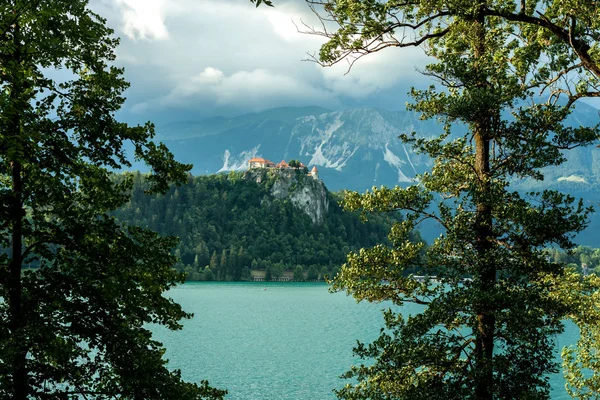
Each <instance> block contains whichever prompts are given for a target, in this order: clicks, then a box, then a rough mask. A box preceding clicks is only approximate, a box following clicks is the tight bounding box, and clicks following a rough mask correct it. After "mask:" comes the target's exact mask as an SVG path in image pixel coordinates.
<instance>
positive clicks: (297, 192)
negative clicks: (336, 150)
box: [245, 169, 329, 224]
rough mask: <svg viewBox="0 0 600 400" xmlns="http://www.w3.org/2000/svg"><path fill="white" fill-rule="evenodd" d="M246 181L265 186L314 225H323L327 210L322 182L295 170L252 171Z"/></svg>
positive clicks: (248, 173)
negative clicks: (306, 216)
mask: <svg viewBox="0 0 600 400" xmlns="http://www.w3.org/2000/svg"><path fill="white" fill-rule="evenodd" d="M245 177H246V179H250V180H253V181H255V182H257V183H260V184H264V185H267V187H268V188H269V192H270V194H271V195H272V196H273V197H274V198H276V199H279V200H285V199H288V200H289V201H290V202H291V203H292V204H293V205H294V206H295V207H296V208H298V209H299V210H301V211H302V212H304V213H305V214H306V215H308V216H309V217H310V219H311V220H312V221H313V223H315V224H320V223H323V221H324V220H325V214H326V213H327V211H328V209H329V198H328V196H327V189H326V188H325V185H324V184H323V182H322V181H320V180H316V179H313V178H312V177H311V176H307V175H306V174H305V173H303V172H301V171H297V170H291V169H289V170H278V169H253V170H249V171H247V172H246V174H245Z"/></svg>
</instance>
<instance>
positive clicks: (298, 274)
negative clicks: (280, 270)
mask: <svg viewBox="0 0 600 400" xmlns="http://www.w3.org/2000/svg"><path fill="white" fill-rule="evenodd" d="M294 280H295V281H296V282H302V281H304V269H303V268H302V265H296V268H294Z"/></svg>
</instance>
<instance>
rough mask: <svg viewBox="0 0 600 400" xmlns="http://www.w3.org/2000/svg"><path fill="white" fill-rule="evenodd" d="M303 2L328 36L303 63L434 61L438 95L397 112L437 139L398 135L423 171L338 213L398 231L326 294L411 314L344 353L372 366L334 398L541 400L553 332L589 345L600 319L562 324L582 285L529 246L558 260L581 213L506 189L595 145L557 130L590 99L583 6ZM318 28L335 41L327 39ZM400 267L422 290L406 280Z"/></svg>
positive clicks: (590, 132) (597, 68)
mask: <svg viewBox="0 0 600 400" xmlns="http://www.w3.org/2000/svg"><path fill="white" fill-rule="evenodd" d="M308 3H309V4H310V6H311V7H312V8H313V10H314V11H315V12H316V13H317V14H319V13H321V15H322V18H323V21H324V25H323V26H324V27H327V31H325V32H316V31H313V33H318V34H321V35H324V36H326V37H328V41H327V42H326V43H325V44H324V45H323V46H322V47H321V50H320V52H319V54H318V56H315V57H316V59H317V61H318V62H320V63H322V64H324V65H331V64H335V63H337V62H340V61H342V60H348V61H350V64H351V65H352V63H354V62H355V61H356V60H357V59H359V58H361V57H363V56H366V55H368V54H371V53H374V52H378V51H380V50H382V49H385V48H388V47H395V48H403V47H408V46H421V47H422V48H423V49H424V50H425V51H426V53H427V54H428V55H429V56H430V57H432V58H433V59H434V60H435V61H434V62H433V63H432V64H430V65H428V66H427V67H426V68H425V70H424V73H425V74H426V75H427V76H430V77H431V78H432V79H433V80H434V82H435V83H436V84H437V86H436V85H432V86H431V87H430V88H429V89H426V90H416V89H413V90H412V96H413V98H414V99H415V101H414V103H413V104H411V105H410V106H409V107H410V109H411V110H414V111H416V112H419V113H421V115H422V117H423V118H424V119H438V120H439V121H441V122H442V123H443V125H444V128H445V133H444V134H443V135H441V136H440V137H436V138H428V139H426V138H422V137H417V136H416V135H415V134H411V133H406V134H404V135H402V136H401V138H402V140H404V141H405V142H406V143H410V144H412V145H413V146H414V148H415V149H416V150H417V151H419V152H422V153H425V154H427V155H429V156H430V157H431V158H432V159H433V160H434V166H433V169H432V170H431V171H430V172H428V173H425V174H423V175H422V176H420V177H419V182H418V183H417V184H415V185H413V186H410V187H408V188H406V189H403V188H395V189H386V188H381V189H376V188H374V189H373V190H372V191H371V192H368V193H365V194H364V195H359V194H357V193H352V194H349V195H348V196H346V198H345V200H344V202H345V204H346V207H347V208H348V209H350V210H362V211H363V212H371V211H393V210H403V211H404V212H406V216H407V218H406V220H405V221H404V222H403V223H400V224H396V225H395V226H394V228H393V229H392V231H391V233H390V240H391V241H392V245H393V246H392V247H386V246H376V247H374V248H371V249H363V250H361V251H360V252H355V253H351V254H350V255H349V256H348V260H347V263H346V264H345V265H344V267H343V268H342V270H341V272H340V274H339V275H338V276H337V278H336V281H335V283H334V289H336V290H346V291H347V292H349V293H351V294H353V295H354V296H355V297H356V298H357V299H358V300H371V301H381V300H390V301H392V302H394V303H395V304H397V305H402V304H404V303H405V302H414V303H417V304H421V305H423V306H424V311H423V312H422V313H420V314H418V315H414V316H410V317H408V318H404V317H402V315H401V314H398V313H395V312H392V311H390V312H388V313H386V318H385V321H386V326H387V328H388V331H384V332H382V334H381V336H380V338H379V339H378V340H376V341H375V342H374V343H373V344H371V345H368V346H366V345H362V344H361V345H360V346H359V347H358V348H357V349H356V353H357V354H358V355H360V356H361V357H365V358H373V359H374V360H375V362H374V363H373V364H370V365H363V366H359V367H353V368H352V370H351V371H350V372H349V373H348V374H347V377H353V378H355V379H357V380H358V383H357V384H356V385H348V386H347V387H346V388H345V389H343V390H341V391H339V392H338V396H339V397H341V398H345V399H367V398H373V399H390V398H394V399H411V400H413V399H430V398H443V399H506V398H548V396H549V392H548V378H547V374H549V373H552V372H555V371H556V370H557V367H558V366H557V364H556V363H555V362H554V358H553V357H554V355H553V340H552V337H553V335H555V334H556V333H558V332H560V331H561V330H562V329H563V324H562V319H563V318H573V319H574V320H575V321H577V322H579V323H582V324H584V325H582V326H585V327H586V329H587V328H589V330H586V332H595V334H597V332H598V326H599V324H598V322H599V321H600V319H598V318H597V317H598V316H597V312H596V311H595V308H593V307H590V308H579V309H575V310H579V311H574V309H573V308H572V307H573V304H571V302H572V301H573V300H572V299H574V298H579V297H580V296H581V295H582V294H583V293H587V294H589V293H596V292H597V290H598V286H597V285H596V286H594V285H595V284H594V282H592V281H589V280H588V281H586V284H585V285H583V286H585V287H586V289H585V290H584V289H583V288H582V287H580V288H579V289H578V286H577V285H575V283H573V282H575V280H574V278H572V276H571V275H570V272H568V271H566V270H565V269H564V265H562V264H559V263H555V262H552V261H549V260H547V259H546V256H545V253H544V252H543V248H544V247H545V246H548V245H551V244H553V245H559V246H561V247H562V248H564V249H568V248H572V247H573V245H574V244H573V242H572V240H571V239H572V237H573V235H574V234H575V233H577V232H580V231H581V230H582V229H583V228H584V227H585V224H586V215H587V213H588V212H589V211H590V210H589V209H586V208H585V207H583V205H582V202H577V201H576V200H575V199H573V198H572V197H570V196H566V195H563V194H560V193H558V192H555V191H549V190H547V191H543V192H539V193H528V194H526V195H524V194H522V193H518V192H515V191H514V190H512V189H511V188H510V182H511V180H512V179H518V178H523V177H530V178H533V179H543V170H542V169H543V168H545V167H551V166H554V165H558V164H560V163H561V162H563V161H564V160H565V155H564V153H563V151H564V150H568V149H572V148H574V147H577V146H585V145H589V144H591V143H593V142H595V141H596V140H597V139H598V137H599V130H598V127H597V126H596V127H568V126H565V125H564V120H565V118H566V117H567V116H568V114H569V112H570V111H571V109H572V107H573V106H574V104H575V103H576V101H577V100H579V99H581V98H584V97H589V96H598V95H600V92H599V91H598V88H599V83H600V80H599V79H600V64H599V62H600V58H599V57H598V54H600V47H599V44H598V39H597V38H598V37H599V35H600V20H599V19H598V18H597V16H598V4H597V2H591V1H588V2H586V1H579V2H575V1H574V2H564V1H558V0H543V1H533V0H522V1H519V2H516V1H507V0H476V1H467V2H456V1H445V0H443V1H429V0H417V1H392V0H389V1H370V0H350V1H346V0H344V1H341V0H338V1H335V0H323V1H318V0H317V1H312V0H311V1H308ZM332 23H337V24H339V28H338V29H337V30H331V29H330V28H331V24H332ZM440 86H441V89H439V87H440ZM456 123H459V124H461V125H462V126H464V127H467V133H466V134H462V133H461V132H460V130H457V129H455V128H456ZM434 194H435V195H434ZM434 199H435V201H436V202H437V203H438V204H437V210H434V209H433V208H432V207H431V206H432V203H433V201H434ZM438 200H439V201H438ZM423 219H434V220H436V221H438V222H439V224H440V225H441V226H442V227H443V228H444V233H443V234H442V235H441V236H440V237H439V238H438V239H437V240H436V241H435V242H434V243H433V245H432V246H430V247H429V248H428V249H427V254H426V257H423V256H422V254H421V253H422V244H420V243H414V242H412V241H411V240H410V237H409V233H410V232H411V231H412V230H413V229H414V228H415V226H416V225H417V224H418V223H419V222H420V221H422V220H423ZM415 266H417V267H419V268H420V269H422V270H425V271H426V272H427V274H428V275H430V276H436V280H435V282H433V281H426V282H424V283H421V282H418V281H416V280H414V279H412V278H410V277H407V271H410V270H411V268H414V267H415ZM567 278H568V279H567ZM564 282H572V283H573V285H571V286H567V287H564V286H563V285H562V284H561V283H564ZM567 294H568V295H567ZM581 304H584V303H583V302H582V303H581ZM585 304H589V303H585ZM577 312H579V313H580V314H577ZM586 312H587V313H589V316H588V317H584V316H583V315H582V314H581V313H586ZM584 321H585V322H584ZM590 334H592V333H590ZM586 346H587V347H586ZM585 348H587V349H589V348H590V343H589V342H588V343H583V344H582V346H581V347H580V349H585ZM580 354H582V353H580ZM571 360H573V358H571ZM587 365H590V364H587ZM571 378H572V379H571V380H570V381H569V383H570V384H574V383H575V384H576V383H578V382H581V381H582V379H581V377H578V376H577V374H574V375H571Z"/></svg>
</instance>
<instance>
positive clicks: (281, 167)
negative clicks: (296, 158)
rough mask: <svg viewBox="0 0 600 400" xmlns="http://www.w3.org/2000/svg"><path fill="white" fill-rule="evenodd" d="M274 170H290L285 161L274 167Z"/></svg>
mask: <svg viewBox="0 0 600 400" xmlns="http://www.w3.org/2000/svg"><path fill="white" fill-rule="evenodd" d="M275 168H279V169H288V168H290V165H289V164H288V163H286V162H285V160H281V162H280V163H279V164H277V165H275Z"/></svg>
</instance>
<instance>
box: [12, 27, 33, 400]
mask: <svg viewBox="0 0 600 400" xmlns="http://www.w3.org/2000/svg"><path fill="white" fill-rule="evenodd" d="M14 44H15V47H16V51H15V53H14V54H15V56H14V60H13V61H14V67H13V68H14V70H13V71H12V74H11V75H12V76H11V77H10V79H11V80H12V82H11V84H10V87H11V90H10V103H11V105H10V106H11V108H12V109H11V110H10V111H11V112H12V114H13V115H11V116H10V121H11V122H10V125H9V126H8V132H9V133H11V134H13V135H14V141H13V144H12V145H13V149H12V150H13V160H11V161H10V166H11V180H12V183H11V191H12V199H11V204H10V210H11V213H10V216H11V219H12V220H11V230H12V231H11V246H10V252H11V261H10V265H9V276H8V280H7V284H8V288H7V289H8V290H7V291H8V299H7V301H8V314H9V315H8V318H9V321H8V326H9V328H10V333H11V342H12V343H11V347H12V349H11V350H12V354H11V355H12V357H11V358H12V359H11V361H10V363H11V365H10V367H11V369H12V377H11V378H12V385H13V393H12V394H13V399H15V400H26V399H27V394H28V384H27V370H26V365H25V363H26V357H27V344H26V343H25V341H26V340H27V338H26V335H25V334H24V328H25V317H24V315H23V305H22V303H23V295H22V291H23V288H22V281H21V268H22V265H23V218H24V217H25V211H24V209H23V178H22V164H21V160H20V158H21V157H22V155H23V153H24V148H23V146H22V138H21V137H20V136H21V117H20V112H21V106H25V105H24V104H21V103H23V100H22V96H23V93H22V91H23V88H22V79H23V78H24V77H23V76H22V71H20V68H21V56H20V46H21V43H20V30H19V25H18V23H15V26H14Z"/></svg>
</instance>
